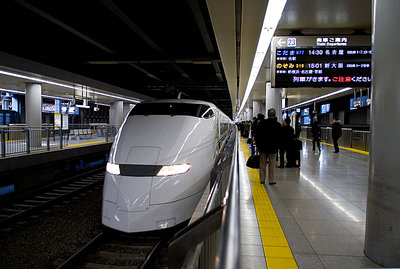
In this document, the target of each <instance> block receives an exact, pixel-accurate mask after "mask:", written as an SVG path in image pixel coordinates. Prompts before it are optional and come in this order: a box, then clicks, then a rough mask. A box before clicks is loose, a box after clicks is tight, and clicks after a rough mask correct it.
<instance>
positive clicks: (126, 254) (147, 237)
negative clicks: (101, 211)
mask: <svg viewBox="0 0 400 269" xmlns="http://www.w3.org/2000/svg"><path fill="white" fill-rule="evenodd" d="M172 235H173V233H172V232H171V231H166V233H164V234H163V235H157V234H154V233H153V234H151V233H146V234H143V233H141V234H136V235H128V234H121V233H115V232H114V233H104V232H101V233H99V234H98V235H97V236H96V237H94V238H93V239H92V240H91V241H90V242H89V243H87V244H86V245H85V246H84V247H82V248H81V249H80V250H79V251H78V252H76V253H75V254H74V255H72V256H71V257H70V258H68V259H67V260H65V261H62V260H58V262H56V266H57V269H66V268H84V269H106V268H107V269H127V268H133V269H135V268H138V269H145V268H168V265H167V247H168V242H169V240H170V239H171V238H172Z"/></svg>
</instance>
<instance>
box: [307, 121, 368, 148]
mask: <svg viewBox="0 0 400 269" xmlns="http://www.w3.org/2000/svg"><path fill="white" fill-rule="evenodd" d="M301 128H302V129H301V134H300V136H301V137H303V138H308V139H312V133H311V127H308V126H303V127H301ZM369 140H370V133H369V131H358V130H352V129H350V128H342V137H341V138H340V139H339V146H342V147H347V148H354V149H360V150H364V151H369ZM321 141H322V142H326V143H329V144H332V143H333V141H332V128H331V127H321Z"/></svg>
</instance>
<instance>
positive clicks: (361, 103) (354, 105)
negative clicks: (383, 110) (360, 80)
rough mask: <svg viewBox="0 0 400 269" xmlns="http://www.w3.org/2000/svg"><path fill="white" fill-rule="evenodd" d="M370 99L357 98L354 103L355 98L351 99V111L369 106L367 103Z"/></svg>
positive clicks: (364, 97)
mask: <svg viewBox="0 0 400 269" xmlns="http://www.w3.org/2000/svg"><path fill="white" fill-rule="evenodd" d="M367 100H368V98H367V96H366V95H365V96H363V97H362V98H361V97H357V98H356V100H355V101H354V98H350V110H353V109H357V107H363V106H368V105H369V104H368V102H367Z"/></svg>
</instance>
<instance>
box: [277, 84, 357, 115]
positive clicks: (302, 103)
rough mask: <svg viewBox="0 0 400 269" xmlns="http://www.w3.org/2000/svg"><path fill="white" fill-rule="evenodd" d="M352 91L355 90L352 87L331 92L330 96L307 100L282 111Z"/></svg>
mask: <svg viewBox="0 0 400 269" xmlns="http://www.w3.org/2000/svg"><path fill="white" fill-rule="evenodd" d="M351 89H353V88H350V87H348V88H343V89H340V90H338V91H335V92H331V93H328V94H325V95H322V96H319V97H316V98H313V99H310V100H307V101H304V102H301V103H298V104H295V105H292V106H288V107H285V108H282V111H285V110H288V109H291V108H295V107H298V106H302V105H305V104H308V103H312V102H315V101H318V100H321V99H324V98H327V97H329V96H332V95H336V94H339V93H342V92H346V91H350V90H351Z"/></svg>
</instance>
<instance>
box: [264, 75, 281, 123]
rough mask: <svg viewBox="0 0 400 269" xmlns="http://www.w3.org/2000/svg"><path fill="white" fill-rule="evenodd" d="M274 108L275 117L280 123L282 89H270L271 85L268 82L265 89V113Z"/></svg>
mask: <svg viewBox="0 0 400 269" xmlns="http://www.w3.org/2000/svg"><path fill="white" fill-rule="evenodd" d="M270 108H275V110H276V117H277V118H278V122H281V121H282V89H281V88H271V83H270V82H268V83H267V84H266V87H265V112H266V113H268V109H270ZM265 117H267V115H265Z"/></svg>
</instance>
